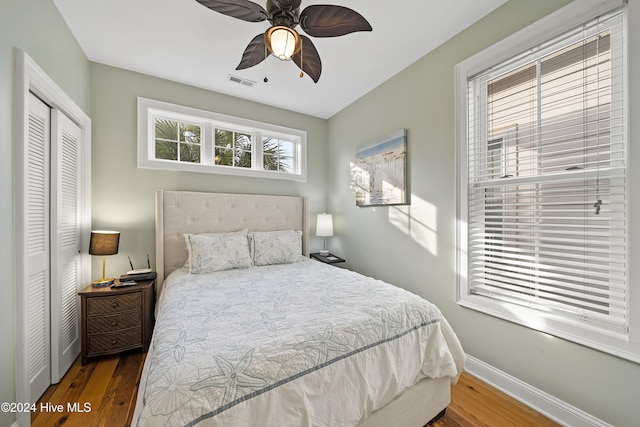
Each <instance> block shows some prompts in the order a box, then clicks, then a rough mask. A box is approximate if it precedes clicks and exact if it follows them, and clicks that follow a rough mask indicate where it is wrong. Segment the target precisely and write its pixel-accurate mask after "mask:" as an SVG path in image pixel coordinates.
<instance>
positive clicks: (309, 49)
mask: <svg viewBox="0 0 640 427" xmlns="http://www.w3.org/2000/svg"><path fill="white" fill-rule="evenodd" d="M300 39H301V41H302V48H301V49H300V50H299V51H298V52H296V54H295V55H293V62H295V63H296V65H297V66H298V68H300V69H301V70H302V71H303V72H305V73H307V75H308V76H309V77H311V79H312V80H313V81H314V82H315V83H318V80H320V73H322V61H320V55H319V54H318V51H317V50H316V47H315V46H314V45H313V43H312V42H311V39H310V38H309V37H307V36H303V35H302V34H300Z"/></svg>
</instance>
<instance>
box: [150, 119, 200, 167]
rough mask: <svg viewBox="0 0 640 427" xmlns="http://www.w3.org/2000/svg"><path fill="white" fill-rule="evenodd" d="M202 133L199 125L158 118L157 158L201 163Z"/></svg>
mask: <svg viewBox="0 0 640 427" xmlns="http://www.w3.org/2000/svg"><path fill="white" fill-rule="evenodd" d="M201 133H202V127H201V126H199V125H194V124H191V123H184V122H179V121H176V120H170V119H165V118H156V119H155V134H156V153H155V156H156V159H162V160H174V161H179V162H189V163H200V151H201V145H200V135H201Z"/></svg>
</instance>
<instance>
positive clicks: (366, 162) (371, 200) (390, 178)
mask: <svg viewBox="0 0 640 427" xmlns="http://www.w3.org/2000/svg"><path fill="white" fill-rule="evenodd" d="M351 177H352V181H353V185H354V187H355V190H356V205H357V206H386V205H406V204H409V200H408V197H407V131H406V129H401V130H399V131H396V132H394V133H392V134H391V135H387V136H385V137H384V138H380V139H378V140H376V141H373V142H371V143H369V144H365V145H361V146H359V147H357V148H356V160H355V162H354V164H353V167H352V169H351Z"/></svg>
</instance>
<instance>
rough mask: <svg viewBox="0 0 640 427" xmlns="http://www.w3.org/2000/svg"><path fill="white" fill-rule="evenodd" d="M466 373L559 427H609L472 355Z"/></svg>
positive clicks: (468, 359) (467, 362)
mask: <svg viewBox="0 0 640 427" xmlns="http://www.w3.org/2000/svg"><path fill="white" fill-rule="evenodd" d="M465 370H466V371H467V372H469V373H470V374H471V375H473V376H474V377H477V378H479V379H481V380H482V381H484V382H486V383H488V384H490V385H492V386H493V387H495V388H497V389H498V390H500V391H502V392H503V393H506V394H508V395H509V396H511V397H513V398H514V399H516V400H518V401H520V402H522V403H524V404H525V405H527V406H528V407H530V408H532V409H535V410H536V411H538V412H539V413H541V414H543V415H545V416H546V417H548V418H550V419H552V420H554V421H555V422H557V423H560V424H562V425H565V426H572V427H593V426H598V427H612V426H611V425H610V424H607V423H605V422H604V421H602V420H600V419H598V418H596V417H594V416H592V415H590V414H588V413H586V412H584V411H582V410H580V409H578V408H576V407H575V406H572V405H570V404H568V403H566V402H563V401H562V400H560V399H558V398H556V397H553V396H551V395H550V394H547V393H545V392H543V391H541V390H538V389H537V388H535V387H532V386H530V385H529V384H527V383H525V382H524V381H521V380H519V379H517V378H515V377H513V376H511V375H509V374H507V373H506V372H502V371H501V370H499V369H497V368H494V367H493V366H491V365H489V364H487V363H485V362H483V361H481V360H479V359H476V358H475V357H473V356H469V355H467V361H466V364H465Z"/></svg>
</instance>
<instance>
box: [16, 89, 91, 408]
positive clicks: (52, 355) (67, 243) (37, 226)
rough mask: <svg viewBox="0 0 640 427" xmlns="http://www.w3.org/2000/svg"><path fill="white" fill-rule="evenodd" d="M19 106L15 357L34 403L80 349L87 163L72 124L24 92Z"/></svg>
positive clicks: (79, 132)
mask: <svg viewBox="0 0 640 427" xmlns="http://www.w3.org/2000/svg"><path fill="white" fill-rule="evenodd" d="M25 104H26V105H25V112H28V117H26V120H25V128H26V129H25V137H24V141H23V142H24V146H23V147H22V149H21V153H20V154H21V174H20V177H19V178H20V179H17V181H18V182H17V186H16V196H17V197H16V199H17V200H16V202H17V210H16V216H15V219H16V225H17V227H16V228H17V230H21V234H18V233H17V234H16V236H15V237H16V248H17V250H20V253H18V258H19V262H18V263H17V264H18V272H17V273H18V274H17V287H18V288H21V292H19V294H20V295H21V297H22V301H21V304H18V307H17V308H16V309H17V311H18V313H17V317H18V318H20V320H21V321H19V322H17V323H18V328H17V329H18V336H17V337H16V344H17V345H18V346H20V345H21V346H22V352H23V355H24V358H25V360H24V361H23V362H22V361H20V360H18V361H17V363H18V364H20V363H23V368H24V372H23V373H22V374H23V376H25V377H26V378H22V381H24V382H25V386H26V387H27V388H28V390H24V391H25V392H27V393H28V396H29V399H28V401H31V402H35V401H36V400H37V399H38V398H39V397H40V396H41V395H42V393H44V391H45V390H46V389H47V387H48V386H49V385H50V384H53V383H57V382H59V381H60V379H61V378H62V376H63V375H64V374H65V372H66V371H67V370H68V369H69V367H70V366H71V365H72V364H73V362H74V360H75V359H76V357H77V356H78V354H79V353H80V343H81V333H80V305H79V298H78V295H77V292H78V290H79V289H81V288H82V287H84V286H85V285H86V278H87V277H88V276H87V271H88V268H89V267H90V266H89V263H87V262H86V255H83V250H82V248H83V245H82V239H83V236H82V234H83V232H84V229H86V224H88V222H89V221H88V217H87V210H86V209H85V207H86V206H87V201H86V200H83V199H84V198H86V196H85V194H86V192H84V191H83V190H82V184H83V177H84V176H86V169H88V168H89V164H87V162H86V160H83V159H86V156H83V150H84V149H85V148H84V145H83V132H82V128H81V127H80V126H79V125H78V124H76V123H75V122H74V121H72V120H71V119H70V118H69V117H67V115H65V114H64V112H62V111H61V110H60V109H58V108H55V107H53V106H51V105H50V104H49V103H47V102H45V101H43V100H42V99H41V98H40V97H38V96H36V95H35V94H33V93H31V92H29V94H28V96H27V99H26V102H25ZM87 149H88V148H87ZM83 223H84V224H85V226H84V227H83ZM85 252H86V251H85ZM20 311H23V312H22V313H20ZM21 329H22V331H20V330H21ZM20 332H22V334H21V333H20ZM21 335H22V336H21ZM17 353H19V352H17ZM19 371H20V370H18V373H20V372H19ZM20 380H21V379H20V378H18V381H20Z"/></svg>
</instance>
